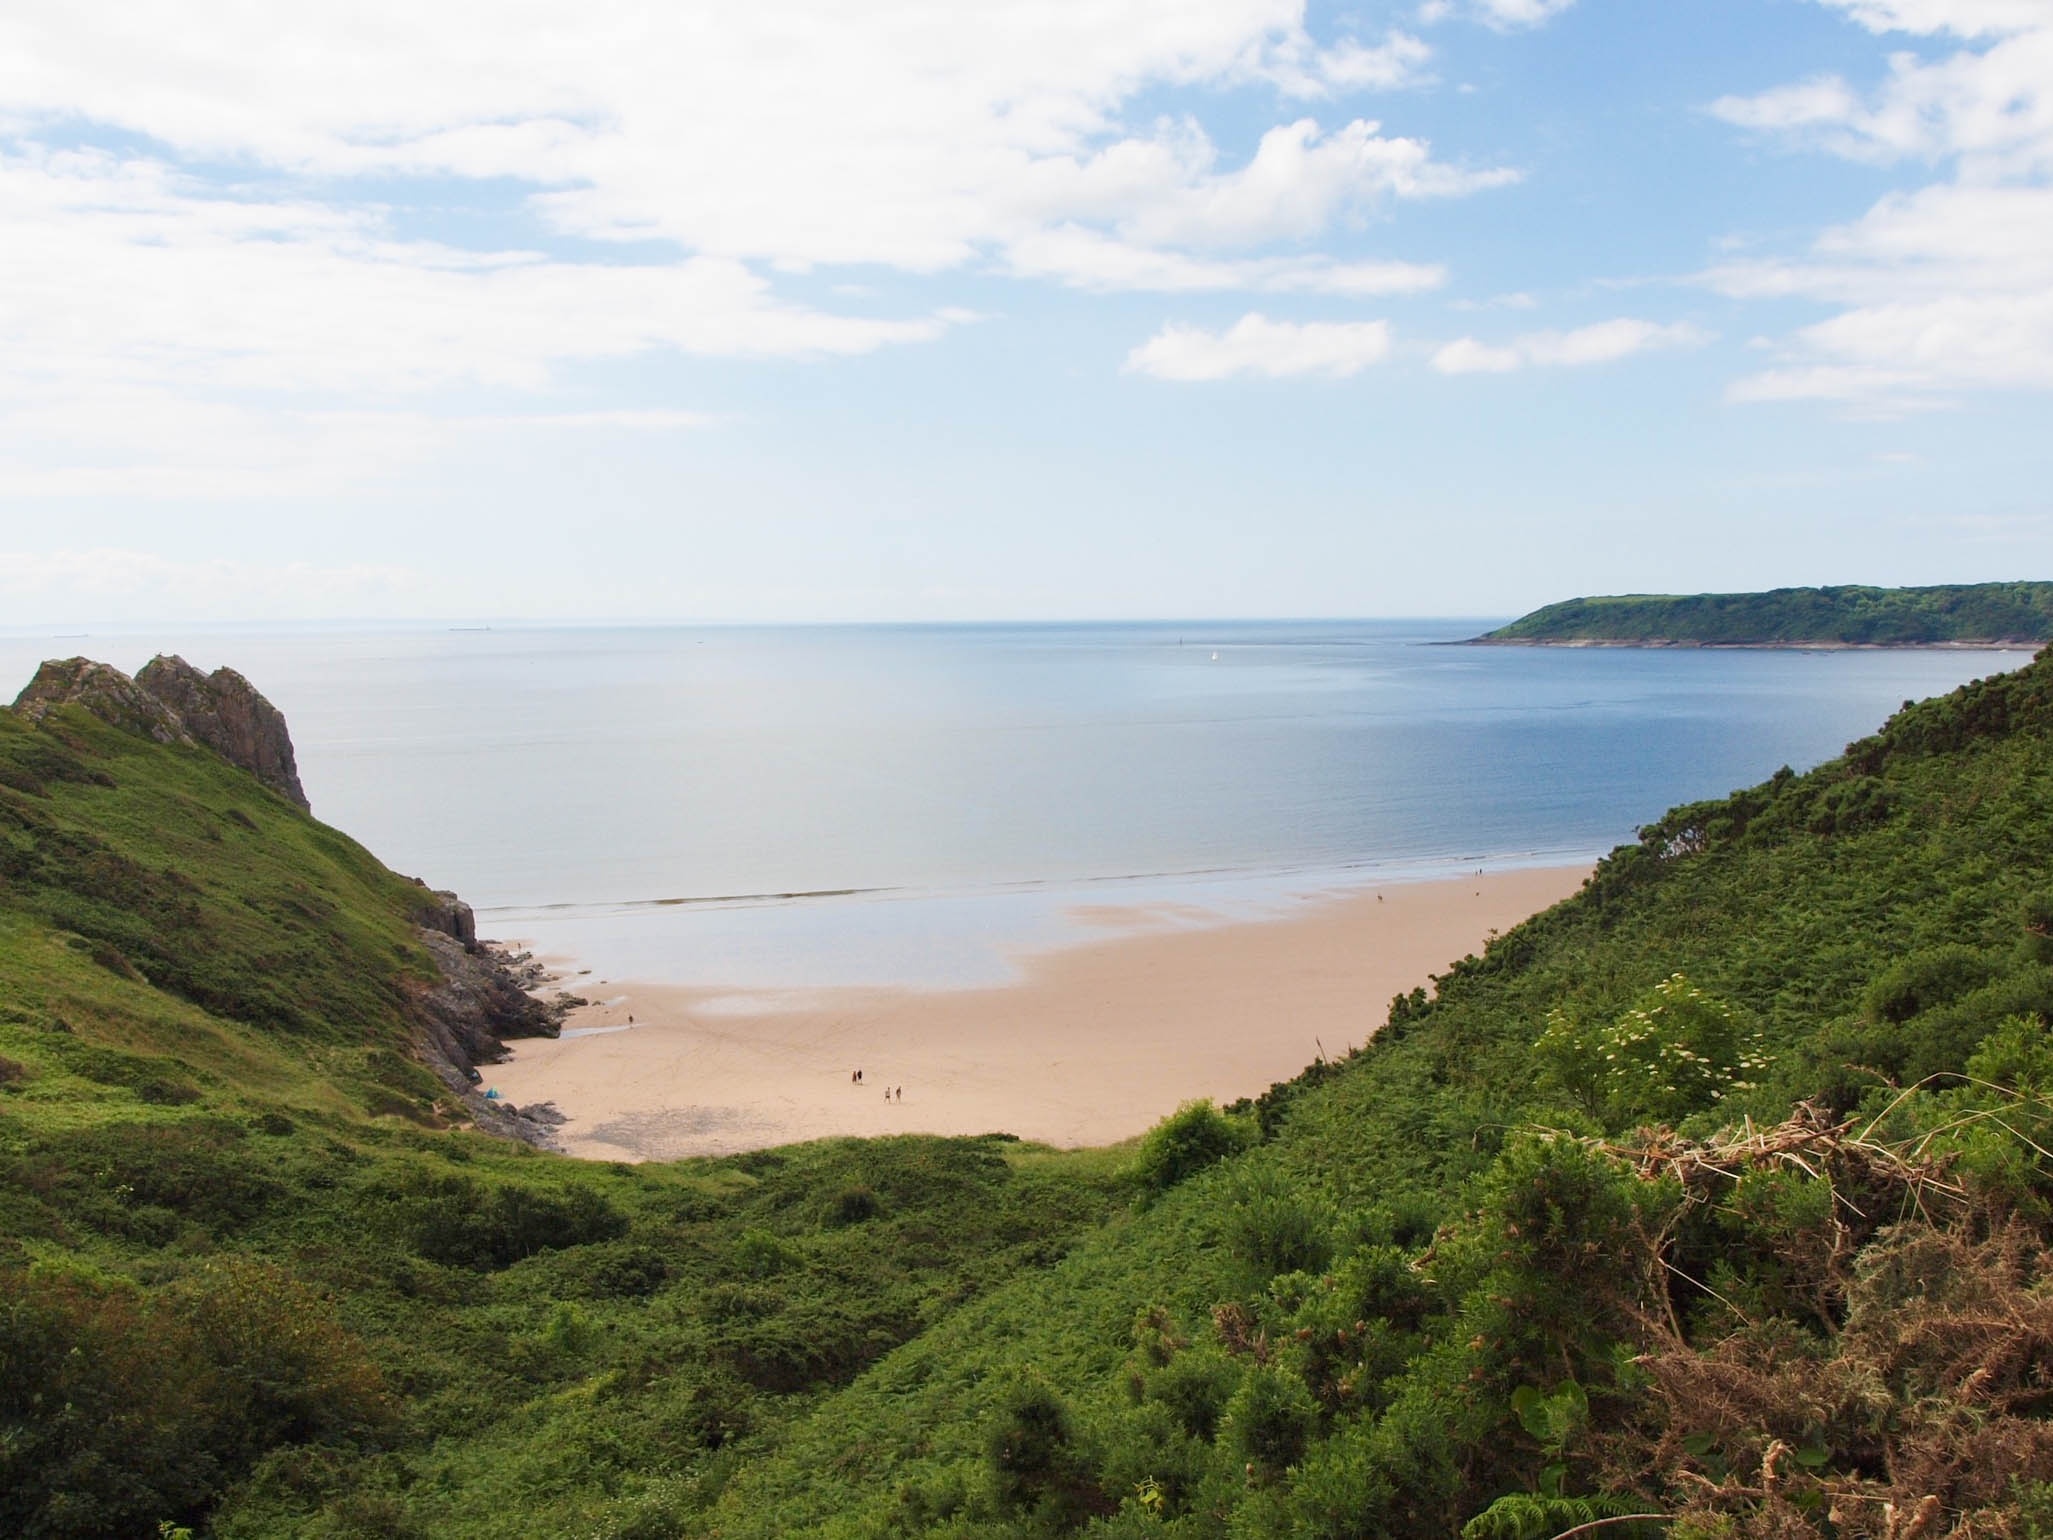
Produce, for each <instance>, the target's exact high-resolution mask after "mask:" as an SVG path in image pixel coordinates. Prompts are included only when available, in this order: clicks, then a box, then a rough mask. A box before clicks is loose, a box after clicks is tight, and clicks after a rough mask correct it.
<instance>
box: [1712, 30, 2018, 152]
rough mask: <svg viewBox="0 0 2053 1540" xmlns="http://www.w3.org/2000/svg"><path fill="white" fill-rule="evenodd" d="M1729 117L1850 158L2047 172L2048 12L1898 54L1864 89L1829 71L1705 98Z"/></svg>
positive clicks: (1764, 131) (1726, 119) (1733, 120)
mask: <svg viewBox="0 0 2053 1540" xmlns="http://www.w3.org/2000/svg"><path fill="white" fill-rule="evenodd" d="M1711 110H1712V112H1713V113H1714V114H1715V115H1717V116H1718V117H1721V118H1723V119H1724V120H1725V121H1727V122H1728V123H1733V124H1736V125H1738V126H1739V127H1742V128H1750V129H1754V130H1757V131H1760V132H1763V133H1769V134H1775V135H1779V136H1782V137H1784V138H1787V139H1789V140H1791V141H1793V142H1795V143H1797V144H1802V145H1808V146H1810V147H1812V148H1817V149H1822V150H1825V151H1827V152H1829V153H1832V154H1835V155H1840V156H1843V157H1846V158H1847V159H1851V160H1861V161H1869V162H1874V163H1877V164H1888V163H1892V162H1896V161H1901V160H1928V161H1942V160H1947V159H1950V158H1953V157H1960V158H1962V160H1963V162H1964V165H1965V168H1966V169H1967V170H1968V171H1969V172H1970V174H1971V175H1972V176H1973V177H1974V179H1976V180H1983V181H1986V180H1989V179H1991V178H1994V177H2001V176H2006V175H2029V174H2032V173H2034V172H2043V171H2046V170H2049V169H2053V16H2049V15H2048V14H2047V13H2044V12H2042V13H2041V24H2040V25H2039V27H2037V28H2036V29H2034V30H2032V31H2027V32H2020V33H2017V34H2015V35H2012V36H2006V37H2002V38H1999V39H1997V40H1996V41H1994V42H1992V43H1991V44H1990V45H1989V46H1988V47H1986V48H1983V49H1979V50H1977V49H1972V48H1968V49H1961V50H1959V51H1957V52H1955V53H1953V54H1950V55H1948V56H1947V57H1945V58H1942V59H1939V60H1936V61H1932V62H1927V61H1925V60H1922V59H1920V58H1918V57H1917V56H1916V55H1914V54H1908V53H1901V54H1897V55H1895V56H1894V57H1893V58H1891V60H1890V61H1889V73H1888V77H1887V79H1886V80H1884V81H1883V83H1882V84H1881V86H1880V87H1879V88H1878V89H1876V90H1875V91H1874V92H1872V93H1870V94H1868V95H1863V94H1862V93H1860V92H1858V91H1856V90H1855V89H1854V88H1853V87H1852V86H1850V85H1848V84H1847V83H1846V81H1844V80H1842V79H1840V78H1839V77H1838V76H1836V75H1830V76H1821V77H1818V78H1815V79H1811V80H1806V81H1799V82H1797V83H1795V84H1793V85H1787V86H1780V87H1777V88H1775V89H1774V90H1771V91H1765V92H1762V93H1760V94H1759V95H1756V96H1744V97H1739V96H1729V97H1724V98H1721V99H1720V100H1718V101H1716V102H1714V103H1712V105H1711Z"/></svg>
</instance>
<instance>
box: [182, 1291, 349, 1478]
mask: <svg viewBox="0 0 2053 1540" xmlns="http://www.w3.org/2000/svg"><path fill="white" fill-rule="evenodd" d="M182 1292H183V1299H182V1305H183V1309H182V1310H181V1312H180V1313H181V1314H182V1315H183V1317H184V1319H185V1321H186V1323H187V1324H188V1325H189V1326H190V1328H191V1329H192V1331H193V1333H194V1337H195V1339H196V1341H197V1342H198V1344H199V1346H200V1349H201V1351H202V1352H204V1353H205V1354H206V1356H207V1358H208V1359H209V1360H210V1361H211V1362H212V1364H213V1365H214V1370H215V1376H214V1378H215V1384H216V1386H217V1387H218V1389H217V1390H216V1396H217V1398H218V1402H219V1408H220V1414H221V1420H222V1423H223V1424H224V1428H223V1433H222V1435H221V1444H220V1446H219V1447H222V1448H225V1449H228V1450H231V1451H233V1452H234V1453H236V1454H238V1455H240V1456H243V1457H245V1458H253V1457H254V1456H255V1455H256V1454H258V1453H261V1452H262V1451H263V1450H265V1449H268V1448H270V1447H272V1446H273V1445H276V1444H284V1443H305V1442H308V1441H310V1440H317V1439H332V1438H339V1437H345V1436H350V1435H354V1434H356V1433H360V1432H363V1431H365V1430H367V1429H370V1428H373V1427H375V1426H377V1425H379V1424H381V1423H382V1422H384V1421H385V1420H386V1417H387V1415H388V1409H387V1405H386V1401H385V1387H384V1380H383V1377H382V1376H381V1375H380V1374H379V1372H378V1367H377V1365H376V1364H375V1363H373V1362H372V1361H371V1357H370V1355H369V1353H368V1352H366V1351H365V1349H364V1346H363V1344H362V1343H361V1342H359V1341H358V1340H357V1339H356V1338H355V1337H354V1336H353V1335H351V1334H350V1333H349V1332H348V1331H347V1330H345V1329H344V1328H343V1326H342V1324H341V1322H340V1321H338V1320H337V1319H336V1317H335V1311H334V1307H333V1306H332V1305H330V1304H329V1302H328V1301H327V1300H326V1299H325V1298H323V1297H322V1296H321V1295H320V1294H317V1293H316V1292H315V1291H314V1290H312V1289H310V1288H308V1287H307V1286H306V1285H305V1284H303V1283H301V1282H300V1281H299V1280H298V1279H296V1278H294V1277H292V1276H291V1275H290V1274H289V1273H286V1272H284V1271H282V1270H281V1269H279V1268H276V1267H272V1266H270V1265H268V1264H266V1263H263V1262H257V1261H250V1260H239V1261H228V1262H216V1263H212V1264H210V1265H208V1266H207V1267H206V1268H204V1269H203V1270H202V1271H201V1272H199V1273H198V1274H197V1275H196V1276H195V1277H193V1278H192V1279H191V1280H189V1281H188V1283H187V1284H186V1286H185V1288H184V1290H183V1291H182Z"/></svg>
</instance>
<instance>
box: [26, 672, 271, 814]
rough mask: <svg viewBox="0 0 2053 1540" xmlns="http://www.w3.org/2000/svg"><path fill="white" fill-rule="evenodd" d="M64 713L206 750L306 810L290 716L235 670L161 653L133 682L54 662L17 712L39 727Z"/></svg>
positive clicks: (113, 674) (31, 683)
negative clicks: (73, 711) (202, 667)
mask: <svg viewBox="0 0 2053 1540" xmlns="http://www.w3.org/2000/svg"><path fill="white" fill-rule="evenodd" d="M66 705H77V706H83V707H84V708H85V709H86V710H87V711H90V712H91V713H92V714H93V715H94V716H96V717H98V718H99V719H100V720H101V721H103V722H105V723H107V724H108V726H110V727H118V728H121V729H122V730H123V731H124V732H132V733H141V734H142V735H143V736H145V737H147V738H153V739H155V740H156V741H157V742H158V743H167V744H168V743H185V744H190V743H202V744H205V745H206V746H207V747H208V748H210V749H212V750H213V751H214V752H215V753H216V754H219V755H220V756H221V757H222V758H223V759H225V760H227V761H228V762H229V763H230V764H231V765H235V766H237V767H238V768H240V769H243V770H247V771H248V772H249V773H250V774H251V775H253V776H255V777H256V778H257V779H258V780H259V781H261V782H263V783H264V785H266V786H268V787H270V788H271V790H273V791H275V792H277V793H278V795H279V796H281V797H283V798H285V800H286V801H288V802H290V803H292V805H293V806H295V807H297V808H300V809H303V810H304V809H307V807H308V803H307V794H306V792H305V790H304V789H303V788H302V787H301V786H300V784H299V762H298V759H297V757H296V756H295V755H294V754H293V752H292V735H291V733H289V732H287V731H286V727H285V714H284V713H283V712H281V711H280V710H279V709H278V708H277V707H276V706H274V705H272V704H271V703H270V702H269V701H267V700H265V699H264V697H263V696H262V695H261V694H259V693H258V691H257V687H256V686H255V685H253V684H251V683H250V682H249V681H248V680H247V679H245V678H243V676H242V675H240V674H238V673H237V672H236V671H235V670H234V669H232V668H217V669H215V670H214V672H213V673H211V674H203V673H201V672H200V671H199V670H198V669H196V668H194V667H193V666H192V665H191V664H190V663H188V662H186V661H185V659H183V658H179V657H167V656H165V655H164V654H162V653H160V654H158V655H157V656H156V657H154V658H152V659H150V661H149V662H148V663H146V664H144V665H143V668H142V671H141V672H140V673H138V674H137V675H136V676H135V677H134V678H133V679H131V678H129V676H128V675H126V674H124V673H122V672H121V670H120V669H118V668H115V667H113V666H112V665H111V664H106V663H96V662H94V661H93V660H92V659H91V658H52V659H51V660H50V661H48V662H46V663H45V664H43V666H42V667H41V668H39V669H37V670H36V677H35V678H33V679H31V680H30V681H29V682H28V685H27V687H26V688H24V689H23V690H22V692H21V694H20V695H18V696H16V697H15V701H14V710H15V713H16V715H18V716H22V717H25V718H27V719H28V720H29V721H31V722H35V723H41V722H42V720H43V718H44V717H46V716H47V715H49V713H50V712H51V711H53V710H55V709H56V708H57V707H59V706H66Z"/></svg>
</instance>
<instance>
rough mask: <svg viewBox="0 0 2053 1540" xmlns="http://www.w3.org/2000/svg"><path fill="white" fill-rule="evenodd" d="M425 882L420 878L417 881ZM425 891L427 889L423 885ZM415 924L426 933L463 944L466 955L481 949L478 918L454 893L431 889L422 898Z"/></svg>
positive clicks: (423, 883)
mask: <svg viewBox="0 0 2053 1540" xmlns="http://www.w3.org/2000/svg"><path fill="white" fill-rule="evenodd" d="M414 881H415V882H421V880H420V878H418V877H416V878H414ZM421 886H422V887H424V888H425V887H427V886H428V885H427V884H426V883H425V882H421ZM413 922H414V924H416V925H418V926H420V927H421V928H422V929H423V930H432V931H436V932H438V933H440V934H441V935H444V936H447V937H449V938H450V939H451V940H453V941H460V942H462V943H463V949H464V950H465V951H466V952H475V951H476V950H477V949H478V917H477V915H476V914H474V913H473V912H472V911H471V906H470V905H469V904H466V903H465V902H464V901H463V900H462V899H460V898H458V897H457V896H456V895H455V894H454V893H451V892H449V891H448V890H446V889H443V888H434V889H430V890H429V892H428V893H427V895H426V896H425V897H424V898H422V900H421V906H420V908H418V909H416V910H415V911H414V916H413Z"/></svg>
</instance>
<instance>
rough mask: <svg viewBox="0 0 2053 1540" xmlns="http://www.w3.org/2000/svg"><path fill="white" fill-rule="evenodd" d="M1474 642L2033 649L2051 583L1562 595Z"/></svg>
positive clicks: (2050, 626)
mask: <svg viewBox="0 0 2053 1540" xmlns="http://www.w3.org/2000/svg"><path fill="white" fill-rule="evenodd" d="M1476 640H1477V641H1479V642H1501V643H1531V644H1539V643H1557V644H1571V643H1584V644H1597V643H1605V644H1611V645H1616V646H1642V647H1654V646H1703V647H1788V646H1842V647H1908V646H1934V645H1938V644H1941V643H1952V644H1976V643H1980V644H1989V643H2003V642H2007V643H2031V644H2035V645H2036V644H2039V643H2043V642H2047V641H2053V583H1966V584H1950V585H1943V586H1939V587H1933V588H1860V587H1853V586H1846V587H1837V588H1777V589H1774V590H1772V591H1770V592H1768V593H1761V594H1619V595H1615V596H1611V597H1606V598H1594V599H1568V600H1564V601H1563V602H1561V603H1559V604H1550V605H1547V606H1546V607H1545V608H1544V609H1537V610H1534V611H1533V612H1532V613H1531V614H1530V615H1524V616H1521V617H1520V618H1519V619H1517V620H1514V621H1513V622H1512V623H1511V624H1510V625H1508V626H1500V627H1499V628H1498V629H1497V630H1495V631H1491V632H1489V633H1487V634H1486V635H1483V636H1480V637H1477V638H1476Z"/></svg>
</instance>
